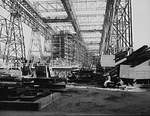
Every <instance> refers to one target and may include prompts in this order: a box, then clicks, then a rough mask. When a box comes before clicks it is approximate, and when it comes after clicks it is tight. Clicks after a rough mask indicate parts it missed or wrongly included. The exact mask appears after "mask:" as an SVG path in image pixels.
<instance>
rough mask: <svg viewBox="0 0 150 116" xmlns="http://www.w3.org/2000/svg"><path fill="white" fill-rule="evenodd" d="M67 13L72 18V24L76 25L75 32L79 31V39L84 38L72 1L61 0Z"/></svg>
mask: <svg viewBox="0 0 150 116" xmlns="http://www.w3.org/2000/svg"><path fill="white" fill-rule="evenodd" d="M61 2H62V4H63V6H64V8H65V10H66V12H67V14H68V17H70V19H71V20H72V22H71V23H72V25H73V27H74V30H75V32H76V33H77V35H78V37H79V39H82V37H81V34H80V29H79V25H78V23H77V19H76V17H75V15H74V12H73V9H72V8H71V3H70V1H69V0H61Z"/></svg>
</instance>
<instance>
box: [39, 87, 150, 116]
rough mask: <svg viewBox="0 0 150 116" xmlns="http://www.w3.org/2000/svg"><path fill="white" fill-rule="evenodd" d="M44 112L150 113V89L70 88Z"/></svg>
mask: <svg viewBox="0 0 150 116" xmlns="http://www.w3.org/2000/svg"><path fill="white" fill-rule="evenodd" d="M42 112H57V113H59V112H63V113H83V114H111V115H114V114H119V115H120V114H123V115H124V114H129V115H148V114H149V115H150V91H146V92H123V91H110V90H97V89H93V88H68V89H67V90H66V91H65V92H63V93H62V94H61V97H60V99H58V100H56V101H55V102H53V103H52V104H51V105H49V106H47V107H46V108H44V109H43V110H42Z"/></svg>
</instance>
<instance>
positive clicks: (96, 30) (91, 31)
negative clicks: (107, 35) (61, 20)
mask: <svg viewBox="0 0 150 116" xmlns="http://www.w3.org/2000/svg"><path fill="white" fill-rule="evenodd" d="M80 32H83V33H93V32H100V33H102V32H103V30H102V29H91V30H80Z"/></svg>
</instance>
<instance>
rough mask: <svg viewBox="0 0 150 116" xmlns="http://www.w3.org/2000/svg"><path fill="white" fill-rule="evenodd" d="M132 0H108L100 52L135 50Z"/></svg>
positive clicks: (110, 52)
mask: <svg viewBox="0 0 150 116" xmlns="http://www.w3.org/2000/svg"><path fill="white" fill-rule="evenodd" d="M132 36H133V35H132V7H131V0H107V5H106V11H105V19H104V24H103V32H102V37H101V41H100V48H99V54H100V58H101V56H102V55H110V54H113V55H115V54H116V53H119V52H121V51H124V50H128V51H130V53H131V52H132V51H133V37H132Z"/></svg>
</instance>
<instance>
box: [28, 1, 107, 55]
mask: <svg viewBox="0 0 150 116" xmlns="http://www.w3.org/2000/svg"><path fill="white" fill-rule="evenodd" d="M30 2H32V3H33V5H34V7H35V8H36V9H37V11H38V13H39V14H40V15H41V16H42V18H43V20H44V21H45V22H46V23H48V24H49V25H50V26H51V27H52V28H53V29H54V30H56V31H60V30H66V31H70V32H71V33H77V35H78V37H79V39H81V40H83V41H84V42H85V43H87V44H86V45H87V47H88V49H89V51H92V53H94V54H95V53H96V54H97V53H98V49H99V48H98V47H96V48H95V47H94V49H92V48H93V46H99V44H98V43H99V42H100V39H101V32H102V27H103V22H104V14H105V10H106V0H30ZM89 41H90V42H89ZM91 49H92V50H91ZM94 50H95V51H94Z"/></svg>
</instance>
